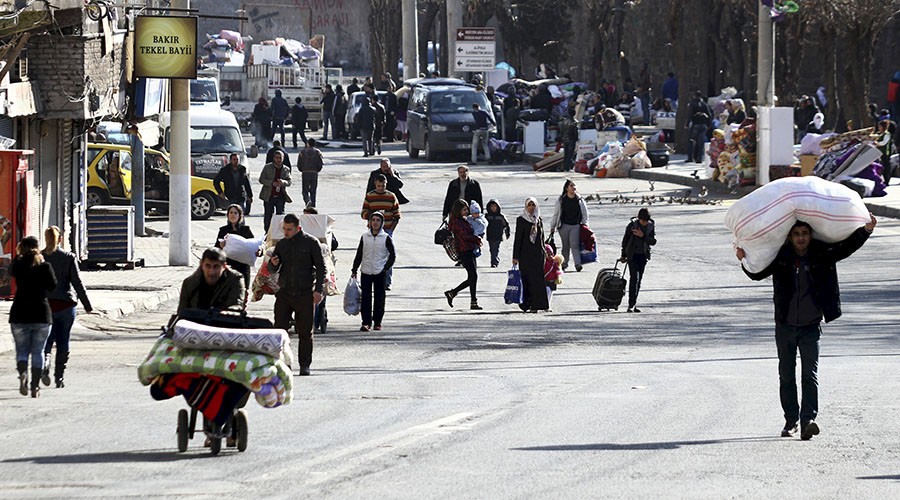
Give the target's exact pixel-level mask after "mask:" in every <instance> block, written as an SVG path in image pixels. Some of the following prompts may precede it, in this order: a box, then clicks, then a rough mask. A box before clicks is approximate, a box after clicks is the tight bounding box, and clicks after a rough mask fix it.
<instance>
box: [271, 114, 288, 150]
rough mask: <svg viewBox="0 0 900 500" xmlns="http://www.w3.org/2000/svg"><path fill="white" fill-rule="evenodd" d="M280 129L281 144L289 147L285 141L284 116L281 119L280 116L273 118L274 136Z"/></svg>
mask: <svg viewBox="0 0 900 500" xmlns="http://www.w3.org/2000/svg"><path fill="white" fill-rule="evenodd" d="M279 130H280V131H281V145H282V146H284V147H287V144H285V143H284V118H282V119H280V120H279V119H278V118H273V119H272V137H275V134H276V133H277V132H278V131H279Z"/></svg>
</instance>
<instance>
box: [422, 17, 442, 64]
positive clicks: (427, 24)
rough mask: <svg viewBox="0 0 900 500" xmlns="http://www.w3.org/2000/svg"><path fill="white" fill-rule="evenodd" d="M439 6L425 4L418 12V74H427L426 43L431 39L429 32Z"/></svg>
mask: <svg viewBox="0 0 900 500" xmlns="http://www.w3.org/2000/svg"><path fill="white" fill-rule="evenodd" d="M440 10H441V9H440V5H439V4H436V3H427V4H425V6H424V8H420V9H419V12H418V22H419V26H418V28H419V47H418V48H419V72H421V73H425V74H426V75H428V74H429V71H428V41H429V40H430V39H431V31H432V28H433V27H434V21H435V18H436V17H437V14H438V12H440Z"/></svg>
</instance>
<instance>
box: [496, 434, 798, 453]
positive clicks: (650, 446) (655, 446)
mask: <svg viewBox="0 0 900 500" xmlns="http://www.w3.org/2000/svg"><path fill="white" fill-rule="evenodd" d="M781 439H783V438H780V437H777V436H759V437H745V438H728V439H704V440H698V441H663V442H656V443H590V444H557V445H547V446H528V447H522V448H510V449H511V450H514V451H623V450H624V451H629V450H631V451H641V450H677V449H678V448H681V447H683V446H697V445H709V444H728V443H751V442H760V441H779V440H781Z"/></svg>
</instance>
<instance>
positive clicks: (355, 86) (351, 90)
mask: <svg viewBox="0 0 900 500" xmlns="http://www.w3.org/2000/svg"><path fill="white" fill-rule="evenodd" d="M360 90H362V89H360V87H359V78H354V79H353V80H352V81H351V82H350V85H348V86H347V96H348V97H353V94H355V93H357V92H359V91H360Z"/></svg>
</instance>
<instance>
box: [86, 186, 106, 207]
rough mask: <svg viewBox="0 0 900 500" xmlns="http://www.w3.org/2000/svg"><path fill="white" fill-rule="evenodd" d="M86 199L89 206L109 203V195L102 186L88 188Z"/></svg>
mask: <svg viewBox="0 0 900 500" xmlns="http://www.w3.org/2000/svg"><path fill="white" fill-rule="evenodd" d="M86 201H87V208H93V207H95V206H97V205H108V204H109V195H108V194H107V193H106V191H104V190H102V189H100V188H93V187H92V188H88V190H87V200H86Z"/></svg>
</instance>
